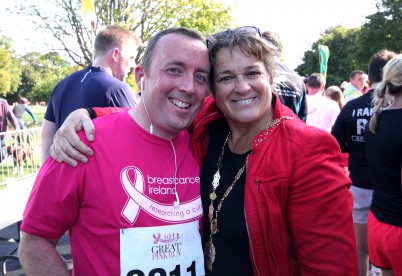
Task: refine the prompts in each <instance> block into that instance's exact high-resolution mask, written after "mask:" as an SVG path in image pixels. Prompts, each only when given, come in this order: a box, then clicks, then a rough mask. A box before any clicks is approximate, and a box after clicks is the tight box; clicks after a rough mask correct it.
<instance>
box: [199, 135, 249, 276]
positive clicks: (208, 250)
mask: <svg viewBox="0 0 402 276" xmlns="http://www.w3.org/2000/svg"><path fill="white" fill-rule="evenodd" d="M229 136H230V131H229V134H228V137H226V140H225V143H223V146H222V152H221V155H220V156H219V159H218V170H217V171H216V173H215V174H214V180H213V181H212V189H213V190H212V192H211V193H210V194H209V198H210V199H211V203H210V204H209V212H208V218H209V223H210V229H211V234H210V235H209V241H208V243H207V244H206V246H205V252H204V255H205V262H206V267H207V269H209V270H212V264H213V263H214V261H215V255H216V252H215V246H214V244H213V242H212V239H213V237H214V235H215V234H216V233H218V231H219V230H218V214H219V211H220V210H221V208H222V204H223V201H224V200H225V198H226V197H227V196H228V195H229V193H230V192H231V191H232V189H233V186H234V185H235V184H236V182H237V180H239V178H240V176H241V175H242V174H243V172H244V169H245V168H246V164H247V158H248V156H249V155H250V154H251V153H252V151H251V152H250V153H249V154H247V157H246V161H245V162H244V165H243V167H241V168H240V169H239V171H238V172H237V174H236V176H235V179H234V180H233V182H232V184H230V186H229V187H228V188H227V189H226V191H225V193H224V194H223V196H222V198H221V200H220V201H219V204H218V206H217V208H216V210H215V218H214V205H213V203H214V200H215V199H216V193H215V190H216V188H218V186H219V180H220V178H221V175H220V169H221V168H222V159H223V154H224V153H225V146H226V145H227V142H228V139H229Z"/></svg>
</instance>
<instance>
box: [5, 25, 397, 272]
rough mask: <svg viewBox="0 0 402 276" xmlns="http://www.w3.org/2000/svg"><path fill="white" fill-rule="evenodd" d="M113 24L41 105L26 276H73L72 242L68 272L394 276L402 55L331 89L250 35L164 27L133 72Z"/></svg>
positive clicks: (127, 40) (24, 252)
mask: <svg viewBox="0 0 402 276" xmlns="http://www.w3.org/2000/svg"><path fill="white" fill-rule="evenodd" d="M122 29H123V28H120V27H119V28H117V27H115V26H108V27H106V28H105V31H103V32H100V33H99V34H98V36H97V38H96V39H97V40H95V57H96V58H95V62H94V64H92V65H91V66H89V67H88V68H86V69H84V70H83V71H79V72H76V73H74V74H73V75H71V76H69V77H67V78H66V79H65V80H63V81H61V82H60V83H59V84H58V86H57V87H56V88H55V90H54V92H53V94H52V98H51V100H50V102H49V106H50V107H48V111H47V113H46V114H47V115H46V117H45V119H46V120H47V121H48V122H47V123H48V126H49V128H48V129H50V130H49V131H46V130H45V131H42V139H44V140H45V141H47V142H46V143H45V145H46V149H45V151H44V152H43V165H42V167H41V170H40V172H39V174H38V177H37V179H36V181H35V184H34V187H33V191H32V194H31V196H30V198H29V201H28V204H27V207H26V210H25V212H24V219H23V223H22V225H21V229H22V231H23V235H22V239H21V243H20V247H19V257H20V261H21V264H22V266H23V268H24V270H25V271H26V273H27V275H68V271H67V268H66V266H65V264H64V262H63V260H62V258H61V257H60V256H59V255H58V253H57V251H56V249H55V246H56V244H57V241H58V240H59V239H60V237H61V236H62V235H63V234H64V233H66V232H67V231H68V232H69V236H70V242H71V251H72V258H73V264H74V275H98V274H102V272H104V271H108V274H111V275H119V274H120V275H123V274H124V275H148V274H150V273H159V274H161V275H165V274H167V273H171V274H172V273H173V274H180V273H183V274H184V273H188V272H191V273H192V275H360V276H363V275H368V274H369V273H372V274H373V273H382V275H384V276H391V275H402V262H401V261H400V260H402V213H401V210H402V177H401V170H402V166H401V156H402V142H401V141H402V132H401V131H399V127H398V126H399V125H398V119H399V117H401V116H402V114H400V112H401V110H402V96H401V95H402V94H401V92H402V56H401V55H397V54H396V53H394V52H391V51H388V50H381V51H379V52H378V53H375V54H374V55H373V56H372V58H371V60H370V62H369V66H368V74H367V75H366V73H365V72H364V71H363V70H360V69H359V70H358V69H356V70H353V71H352V72H351V74H350V76H349V82H348V83H343V84H342V85H340V86H329V87H326V79H325V77H324V76H323V75H321V74H319V73H313V74H311V75H310V76H308V77H306V79H305V80H304V81H303V78H301V77H300V76H299V75H298V74H297V73H296V72H294V71H293V70H291V69H290V68H288V67H287V66H286V65H285V64H283V63H281V62H279V56H280V53H281V51H282V44H281V42H280V38H279V36H278V35H277V34H275V33H273V32H270V31H266V32H260V30H259V29H258V28H257V27H252V26H245V27H240V28H237V29H227V30H223V31H222V32H219V33H216V34H214V35H210V36H209V37H208V38H206V39H205V38H204V37H203V36H202V35H201V34H200V33H199V32H198V31H196V30H193V29H188V28H183V27H174V28H169V29H166V30H163V31H161V32H159V33H157V34H156V35H154V36H153V37H152V38H151V39H150V41H149V42H148V44H147V47H146V49H145V53H144V56H143V58H142V62H141V64H138V65H136V64H134V63H133V60H132V57H133V56H136V53H137V47H138V46H139V45H140V41H139V40H138V39H137V38H136V37H135V36H134V35H132V34H131V33H130V32H128V31H125V30H122ZM96 41H98V44H97V43H96ZM97 45H98V46H97ZM97 47H98V48H97ZM106 60H107V61H108V63H106ZM123 67H124V68H123ZM129 71H133V72H134V74H135V80H136V84H137V86H138V87H139V89H140V92H141V93H140V94H141V97H139V98H138V99H134V98H133V103H132V104H130V102H131V97H130V98H128V96H127V95H129V94H130V93H134V92H133V91H131V90H130V89H128V88H127V89H126V88H124V87H126V86H125V85H124V82H123V81H124V78H125V76H126V75H127V73H128V72H129ZM101 73H102V74H103V75H102V77H98V75H97V74H101ZM111 77H114V78H115V79H111ZM106 78H107V79H109V81H108V82H107V81H105V79H106ZM112 84H113V85H112ZM96 85H98V86H99V87H102V89H103V90H102V89H100V88H99V89H96V90H97V91H98V90H100V91H99V93H100V94H97V93H95V92H96V91H95V89H94V86H96ZM122 87H123V88H122ZM78 91H80V93H81V94H82V93H84V92H87V91H95V92H93V93H92V92H91V93H92V94H89V95H88V96H86V97H87V98H86V99H84V98H83V97H76V94H77V92H78ZM102 91H104V92H102ZM105 95H106V96H105ZM95 97H98V98H97V99H93V98H95ZM123 98H124V99H125V100H126V101H122V100H121V99H123ZM63 99H69V100H68V101H67V100H66V101H67V103H65V102H64V101H63ZM105 99H106V100H105ZM127 99H129V100H127ZM100 101H102V103H100ZM106 106H109V108H102V107H106ZM110 106H112V107H110ZM77 108H80V109H78V110H76V111H73V110H75V109H77ZM112 113H113V114H112ZM5 114H7V113H5ZM94 118H96V119H95V120H92V119H94ZM15 127H18V125H17V124H16V125H15ZM95 130H96V137H95ZM56 131H57V132H56ZM76 132H79V133H76ZM52 143H53V144H52ZM342 153H344V154H348V160H345V158H344V155H343V154H342ZM49 154H51V155H52V157H51V158H47V157H48V155H49ZM345 161H346V162H345ZM345 167H347V169H348V170H347V171H346V170H345ZM380 271H381V272H380Z"/></svg>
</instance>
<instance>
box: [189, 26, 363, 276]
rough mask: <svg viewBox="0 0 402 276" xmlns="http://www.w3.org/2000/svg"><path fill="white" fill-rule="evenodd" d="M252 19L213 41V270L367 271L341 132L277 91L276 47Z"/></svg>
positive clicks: (208, 224) (206, 121)
mask: <svg viewBox="0 0 402 276" xmlns="http://www.w3.org/2000/svg"><path fill="white" fill-rule="evenodd" d="M259 34H260V33H259V30H258V29H257V28H254V27H242V28H239V29H235V30H227V31H224V32H221V33H218V34H216V35H213V36H212V37H210V38H209V39H208V40H207V46H208V49H209V55H210V61H211V65H212V71H211V76H210V83H211V90H212V92H213V97H207V98H206V100H205V103H204V106H203V108H202V110H201V112H200V114H199V115H198V117H197V118H196V120H195V122H194V124H193V130H192V131H193V148H194V152H195V154H196V156H197V158H198V160H199V162H200V164H202V169H201V183H202V185H201V198H202V200H203V206H204V214H205V222H204V237H203V245H204V251H205V263H206V275H253V274H254V275H270V276H272V275H278V276H279V275H280V276H283V275H331V276H332V275H340V276H344V275H357V253H356V240H355V234H354V229H353V221H352V197H351V194H350V192H349V190H348V188H349V186H350V184H351V182H350V180H349V178H348V177H347V176H346V174H345V171H344V168H343V165H342V156H341V153H340V149H339V146H338V143H337V142H336V140H335V139H334V138H333V137H332V136H331V135H330V134H329V133H327V132H324V131H322V130H319V129H318V128H314V127H311V126H308V125H306V124H305V123H304V122H302V121H301V120H299V119H298V118H297V116H296V115H294V114H293V112H292V111H291V110H290V109H288V108H287V107H285V106H283V105H282V104H281V102H280V101H279V100H278V98H277V97H276V96H275V95H273V93H272V90H271V85H272V80H273V65H274V60H273V57H274V51H275V50H274V49H273V48H272V46H270V45H269V44H268V43H267V42H266V41H264V40H262V39H261V38H260V35H259Z"/></svg>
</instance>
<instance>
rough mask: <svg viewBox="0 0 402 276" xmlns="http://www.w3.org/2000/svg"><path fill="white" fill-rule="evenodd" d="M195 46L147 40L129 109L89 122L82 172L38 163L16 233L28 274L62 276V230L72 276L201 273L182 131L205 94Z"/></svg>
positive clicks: (194, 190) (201, 52)
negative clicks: (92, 131) (90, 138)
mask: <svg viewBox="0 0 402 276" xmlns="http://www.w3.org/2000/svg"><path fill="white" fill-rule="evenodd" d="M203 41H204V39H203V37H202V36H201V35H200V34H199V33H198V32H196V31H194V30H191V29H186V28H171V29H167V30H165V31H162V32H159V33H158V34H156V35H155V36H154V37H153V38H152V39H151V40H150V41H149V43H148V46H147V50H146V51H145V53H144V57H143V62H142V65H139V66H137V67H136V69H135V77H136V81H137V85H138V86H139V87H141V92H142V97H141V102H140V103H139V104H138V106H137V107H136V108H135V109H132V110H129V111H127V112H122V113H118V114H114V115H110V116H105V117H102V118H99V119H97V120H95V121H94V124H95V127H96V131H97V140H96V141H94V142H93V143H91V147H92V149H93V152H94V154H95V155H94V156H93V157H91V158H89V160H88V162H87V163H85V164H80V165H79V166H78V168H73V167H70V166H69V165H67V164H65V163H58V162H57V161H55V160H53V159H48V160H47V161H46V163H45V164H44V166H43V167H42V168H41V170H40V172H39V174H38V177H37V179H36V182H35V184H34V187H33V190H32V193H31V196H30V198H29V201H28V204H27V207H26V210H25V212H24V219H23V224H22V225H21V229H22V231H23V232H24V233H23V235H22V239H21V243H20V247H19V256H20V261H21V264H22V266H23V268H24V270H25V272H26V273H27V274H28V275H69V274H68V271H67V269H66V267H65V265H64V263H63V262H62V260H61V258H60V257H59V255H58V254H57V251H56V249H55V245H56V244H57V241H58V240H59V238H60V237H61V236H62V235H63V234H64V233H65V232H66V231H69V235H70V241H71V251H72V258H73V264H74V269H73V274H74V275H104V274H108V275H123V274H124V275H128V274H130V275H142V274H145V275H148V274H150V273H156V272H157V273H159V274H164V273H166V274H175V275H179V274H180V273H182V274H184V273H188V272H191V273H192V274H193V273H194V274H199V275H202V274H204V263H203V252H202V247H201V239H200V233H199V221H200V220H201V218H202V206H201V199H200V181H199V171H200V168H199V165H198V163H197V161H196V159H195V157H194V155H193V153H192V151H191V144H190V143H191V142H190V141H191V137H190V134H189V133H188V132H186V131H184V130H185V129H186V128H187V127H188V126H189V125H190V124H191V122H192V121H193V120H194V118H195V116H196V114H197V113H198V112H199V110H200V108H201V106H202V104H203V100H204V98H205V96H206V94H207V91H208V81H207V80H208V76H209V72H210V64H209V60H208V51H207V48H206V46H205V44H204V42H203ZM162 49H163V51H162ZM80 135H81V138H82V140H85V139H84V137H83V135H84V134H83V133H80ZM117 138H118V139H117ZM86 143H88V142H86Z"/></svg>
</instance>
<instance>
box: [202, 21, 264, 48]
mask: <svg viewBox="0 0 402 276" xmlns="http://www.w3.org/2000/svg"><path fill="white" fill-rule="evenodd" d="M235 31H242V32H246V33H250V34H255V35H256V36H259V37H261V32H260V29H258V28H257V27H254V26H244V27H239V28H237V29H233V30H226V31H223V32H219V33H216V34H213V35H212V36H211V37H212V38H214V39H219V38H228V37H230V36H231V35H232V34H233V33H234V32H235ZM211 44H212V41H211V40H209V39H207V48H209V46H211Z"/></svg>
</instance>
